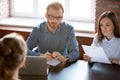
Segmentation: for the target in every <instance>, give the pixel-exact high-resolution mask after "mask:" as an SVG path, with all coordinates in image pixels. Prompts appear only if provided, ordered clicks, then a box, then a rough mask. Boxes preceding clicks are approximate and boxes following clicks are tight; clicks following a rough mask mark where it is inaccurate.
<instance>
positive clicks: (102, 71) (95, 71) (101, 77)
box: [48, 60, 120, 80]
mask: <svg viewBox="0 0 120 80" xmlns="http://www.w3.org/2000/svg"><path fill="white" fill-rule="evenodd" d="M119 76H120V66H119V65H112V64H103V63H88V62H85V61H81V60H79V61H77V62H75V63H73V64H72V65H70V66H68V67H65V68H64V69H62V70H61V71H60V72H58V73H54V72H50V73H49V74H48V80H120V77H119Z"/></svg>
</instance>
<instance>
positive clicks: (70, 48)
mask: <svg viewBox="0 0 120 80" xmlns="http://www.w3.org/2000/svg"><path fill="white" fill-rule="evenodd" d="M26 43H27V46H28V55H32V56H34V55H36V56H37V55H40V54H38V53H45V52H47V51H49V52H51V53H52V52H53V51H57V52H60V53H61V54H62V55H64V56H67V57H68V58H69V60H70V62H72V61H75V60H77V59H78V58H79V55H80V54H79V47H78V43H77V40H76V36H75V32H74V28H73V27H72V26H71V25H69V24H67V23H65V22H61V24H60V25H59V27H58V29H57V30H56V32H55V33H52V32H50V31H49V30H48V28H47V22H46V21H44V22H43V23H41V24H39V25H38V26H36V27H34V28H33V31H32V32H31V34H30V36H29V37H28V39H27V41H26ZM36 46H37V47H38V52H35V51H32V50H33V48H34V47H36Z"/></svg>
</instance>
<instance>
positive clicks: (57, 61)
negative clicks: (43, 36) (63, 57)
mask: <svg viewBox="0 0 120 80" xmlns="http://www.w3.org/2000/svg"><path fill="white" fill-rule="evenodd" d="M47 64H49V65H51V66H57V65H58V64H60V61H59V60H57V59H51V60H49V61H47Z"/></svg>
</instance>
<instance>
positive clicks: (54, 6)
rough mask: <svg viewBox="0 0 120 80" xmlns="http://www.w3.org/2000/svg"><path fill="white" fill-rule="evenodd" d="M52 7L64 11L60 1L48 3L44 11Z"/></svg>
mask: <svg viewBox="0 0 120 80" xmlns="http://www.w3.org/2000/svg"><path fill="white" fill-rule="evenodd" d="M50 8H52V9H54V10H60V9H61V10H62V12H63V13H64V8H63V5H62V4H61V3H60V2H57V1H56V2H52V3H50V4H49V5H48V6H47V8H46V11H47V12H48V11H49V9H50Z"/></svg>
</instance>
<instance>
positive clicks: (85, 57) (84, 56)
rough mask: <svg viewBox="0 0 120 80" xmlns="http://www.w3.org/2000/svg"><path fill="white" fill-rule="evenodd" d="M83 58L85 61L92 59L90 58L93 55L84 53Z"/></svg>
mask: <svg viewBox="0 0 120 80" xmlns="http://www.w3.org/2000/svg"><path fill="white" fill-rule="evenodd" d="M83 59H84V60H85V61H90V60H91V57H90V56H88V55H87V54H84V55H83Z"/></svg>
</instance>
